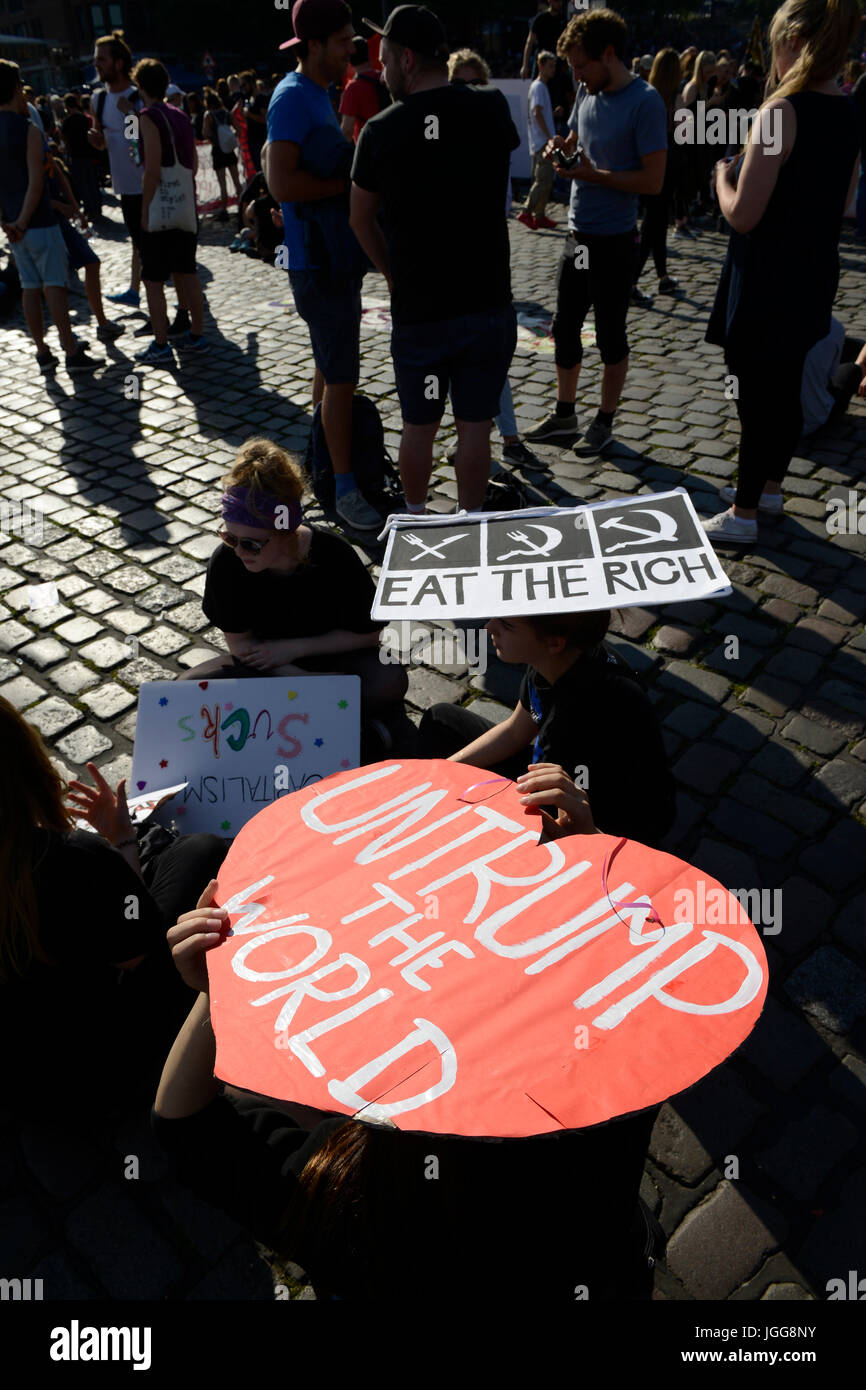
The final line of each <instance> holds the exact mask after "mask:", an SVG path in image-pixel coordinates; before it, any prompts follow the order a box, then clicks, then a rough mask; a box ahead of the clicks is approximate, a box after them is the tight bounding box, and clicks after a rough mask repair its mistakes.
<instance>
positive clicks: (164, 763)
mask: <svg viewBox="0 0 866 1390" xmlns="http://www.w3.org/2000/svg"><path fill="white" fill-rule="evenodd" d="M159 765H160V767H168V758H162V759H161V760H160V764H159Z"/></svg>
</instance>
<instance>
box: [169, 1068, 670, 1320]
mask: <svg viewBox="0 0 866 1390" xmlns="http://www.w3.org/2000/svg"><path fill="white" fill-rule="evenodd" d="M656 1114H657V1108H654V1109H651V1110H646V1111H642V1112H641V1113H640V1114H638V1115H630V1116H628V1117H626V1118H624V1119H619V1120H615V1121H613V1122H611V1123H608V1124H602V1125H596V1126H595V1127H594V1128H592V1129H589V1130H582V1131H566V1132H564V1133H562V1134H556V1135H550V1136H541V1137H537V1138H529V1139H506V1140H502V1141H501V1142H499V1141H497V1142H495V1143H490V1142H485V1141H483V1140H469V1139H455V1138H447V1137H443V1136H440V1135H429V1134H421V1133H411V1132H410V1133H407V1132H405V1131H404V1132H401V1133H400V1134H392V1133H387V1132H377V1133H376V1136H375V1143H376V1149H375V1150H374V1152H373V1155H372V1157H371V1159H370V1164H369V1166H368V1177H367V1183H368V1184H369V1186H368V1187H367V1188H366V1189H365V1190H366V1192H367V1199H368V1200H367V1204H366V1207H369V1208H372V1207H373V1206H374V1204H375V1211H376V1220H375V1226H374V1229H373V1231H372V1233H369V1232H367V1233H366V1234H365V1226H364V1221H363V1215H364V1213H363V1212H360V1213H359V1212H357V1211H354V1212H353V1211H352V1210H349V1211H346V1210H345V1209H338V1210H337V1211H335V1212H334V1213H333V1214H332V1216H331V1217H330V1219H329V1220H327V1221H322V1220H319V1219H317V1213H311V1212H310V1208H309V1206H308V1202H307V1199H306V1196H305V1194H304V1192H303V1190H302V1189H301V1187H300V1185H299V1183H298V1177H299V1175H300V1173H301V1171H302V1169H303V1168H304V1166H305V1164H306V1163H307V1161H308V1160H309V1159H310V1158H311V1157H312V1156H313V1155H314V1154H315V1153H316V1152H317V1151H318V1150H319V1149H320V1148H321V1147H322V1145H323V1144H324V1143H325V1142H326V1140H327V1139H328V1137H329V1136H330V1135H331V1134H332V1133H333V1131H334V1130H335V1129H338V1128H339V1127H340V1126H341V1125H343V1124H344V1123H345V1117H338V1118H336V1119H333V1118H329V1119H325V1120H323V1121H322V1122H321V1123H320V1124H318V1125H317V1126H316V1127H315V1128H314V1129H312V1130H311V1131H307V1130H304V1129H300V1128H298V1127H297V1126H296V1125H295V1123H294V1121H293V1120H291V1119H290V1118H289V1117H288V1116H287V1115H286V1114H285V1113H284V1112H283V1111H280V1110H276V1109H274V1106H273V1104H272V1103H271V1102H269V1101H267V1100H264V1099H263V1098H262V1097H260V1096H254V1095H251V1094H243V1095H236V1094H232V1096H231V1098H229V1097H227V1096H219V1097H217V1098H216V1099H215V1100H214V1101H212V1102H211V1103H210V1105H208V1106H207V1107H206V1108H205V1109H204V1110H201V1111H199V1112H198V1114H196V1115H191V1116H189V1117H188V1118H186V1119H182V1120H169V1119H165V1118H163V1117H160V1116H158V1115H156V1114H155V1113H153V1114H152V1116H151V1123H152V1126H153V1129H154V1132H155V1134H156V1137H157V1139H158V1141H159V1142H160V1144H161V1145H162V1146H163V1148H164V1149H165V1150H166V1151H167V1152H168V1154H169V1156H170V1158H171V1162H172V1167H173V1169H174V1172H175V1174H176V1176H177V1177H178V1178H179V1180H180V1181H181V1182H182V1183H184V1185H185V1186H187V1187H189V1188H190V1189H191V1190H192V1191H193V1192H195V1193H196V1194H197V1195H198V1196H199V1197H201V1198H203V1199H204V1200H205V1201H208V1202H211V1203H212V1204H213V1205H214V1206H217V1207H219V1208H221V1209H222V1210H223V1211H225V1212H227V1213H228V1214H229V1215H230V1216H231V1217H233V1218H234V1220H236V1221H238V1222H239V1223H240V1224H241V1225H242V1226H244V1227H245V1228H246V1229H247V1230H248V1231H249V1232H250V1233H251V1234H252V1235H253V1236H255V1238H256V1239H257V1240H259V1241H261V1242H262V1243H263V1244H265V1245H268V1246H270V1247H271V1248H272V1249H277V1250H279V1251H280V1252H281V1253H284V1254H285V1255H286V1256H287V1257H288V1258H290V1259H293V1260H295V1261H296V1262H297V1263H298V1264H300V1265H302V1267H303V1268H304V1269H305V1270H306V1271H307V1272H308V1273H309V1274H310V1276H311V1277H312V1279H313V1282H314V1284H315V1285H316V1286H317V1287H318V1289H319V1290H320V1291H323V1292H330V1293H333V1294H337V1295H339V1296H340V1297H343V1298H365V1297H366V1298H370V1297H374V1298H381V1297H388V1298H391V1299H393V1298H397V1299H406V1298H409V1299H414V1298H418V1297H420V1296H422V1295H426V1296H428V1297H436V1296H438V1295H440V1294H441V1291H442V1288H443V1287H445V1285H446V1283H447V1280H448V1279H449V1278H451V1277H452V1274H453V1270H454V1260H455V1255H457V1256H458V1257H459V1263H460V1283H461V1289H462V1290H463V1296H464V1297H465V1298H466V1299H467V1300H469V1299H473V1298H477V1297H478V1296H481V1297H487V1296H489V1294H490V1291H491V1289H494V1288H498V1287H499V1286H500V1279H501V1274H502V1270H503V1269H521V1270H524V1271H525V1272H526V1275H527V1277H528V1278H530V1294H531V1297H532V1298H533V1299H538V1298H543V1297H550V1298H554V1299H562V1300H563V1301H568V1302H573V1300H574V1290H575V1286H576V1285H578V1284H587V1285H588V1287H589V1289H590V1296H591V1297H593V1298H604V1297H608V1298H609V1297H612V1296H615V1295H616V1294H619V1296H625V1297H628V1296H629V1294H628V1292H627V1291H626V1290H627V1287H628V1283H629V1279H630V1278H634V1276H635V1273H636V1267H637V1266H638V1265H639V1258H636V1257H637V1256H638V1251H637V1249H636V1236H637V1237H638V1238H639V1237H640V1236H642V1235H643V1232H642V1230H641V1231H640V1232H639V1233H637V1232H636V1229H635V1227H636V1222H635V1215H636V1212H635V1208H636V1202H637V1195H638V1189H639V1186H640V1181H641V1175H642V1171H643V1165H644V1161H645V1157H646V1150H647V1146H648V1143H649V1137H650V1133H651V1131H652V1126H653V1122H654V1120H655V1116H656ZM392 1144H393V1145H399V1146H400V1161H399V1164H395V1165H392V1163H391V1153H392V1152H393V1150H391V1148H390V1146H391V1145H392ZM389 1151H390V1152H389ZM430 1154H435V1155H436V1156H437V1158H438V1160H439V1176H438V1179H437V1180H436V1181H430V1180H427V1179H426V1178H425V1168H426V1167H427V1164H428V1156H429V1155H430ZM383 1155H384V1156H385V1159H386V1160H387V1161H382V1157H383ZM370 1170H372V1171H370ZM590 1194H591V1198H590ZM365 1209H366V1208H365ZM311 1217H312V1218H313V1219H311ZM641 1248H642V1243H641ZM645 1268H646V1266H645V1265H644V1269H645Z"/></svg>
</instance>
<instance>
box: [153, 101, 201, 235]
mask: <svg viewBox="0 0 866 1390" xmlns="http://www.w3.org/2000/svg"><path fill="white" fill-rule="evenodd" d="M165 124H166V126H167V127H168V136H169V139H170V140H171V148H172V152H173V154H174V163H173V164H163V165H162V166H161V167H160V171H159V185H158V187H157V190H156V192H155V193H154V195H153V202H152V203H151V205H150V209H149V211H148V216H147V230H148V231H149V232H173V231H179V232H197V231H198V219H197V217H196V208H195V178H194V176H193V172H192V169H187V167H186V165H184V164H181V162H180V159H179V158H178V153H177V145H176V144H175V143H174V131H173V130H172V128H171V121H170V120H169V118H168V117H167V116H166V118H165Z"/></svg>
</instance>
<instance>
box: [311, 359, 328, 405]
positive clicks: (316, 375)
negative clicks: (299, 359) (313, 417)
mask: <svg viewBox="0 0 866 1390" xmlns="http://www.w3.org/2000/svg"><path fill="white" fill-rule="evenodd" d="M324 394H325V378H324V377H323V376H322V373H321V372H320V371H319V369H318V367H317V368H316V370H315V371H314V372H313V409H314V410H315V408H316V406H317V405H319V403H320V402H321V399H322V397H323V396H324Z"/></svg>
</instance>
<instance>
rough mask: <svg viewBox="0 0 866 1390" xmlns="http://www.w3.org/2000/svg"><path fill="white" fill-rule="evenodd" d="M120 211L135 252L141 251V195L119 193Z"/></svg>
mask: <svg viewBox="0 0 866 1390" xmlns="http://www.w3.org/2000/svg"><path fill="white" fill-rule="evenodd" d="M120 211H121V213H122V214H123V220H124V222H125V223H126V230H127V231H128V232H129V239H130V241H131V242H132V244H133V246H134V247H135V249H136V251H140V250H141V194H140V193H121V195H120Z"/></svg>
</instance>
